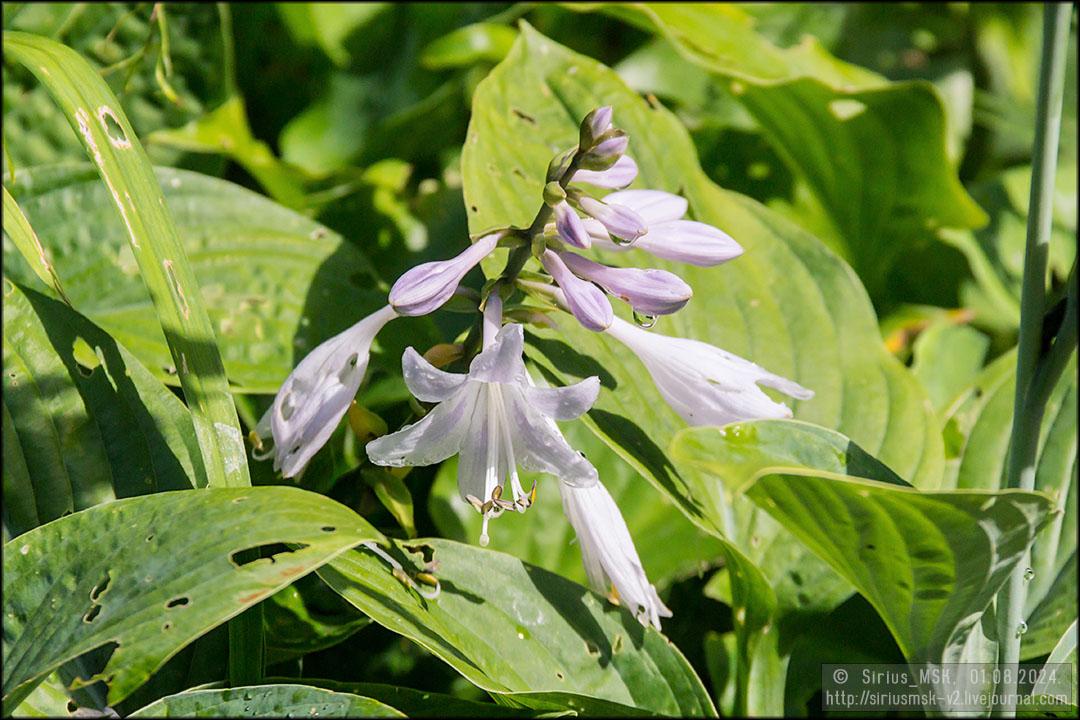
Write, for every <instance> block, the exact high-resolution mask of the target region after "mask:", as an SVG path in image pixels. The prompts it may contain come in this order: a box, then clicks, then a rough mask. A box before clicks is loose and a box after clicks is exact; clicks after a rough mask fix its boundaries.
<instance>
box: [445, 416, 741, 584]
mask: <svg viewBox="0 0 1080 720" xmlns="http://www.w3.org/2000/svg"><path fill="white" fill-rule="evenodd" d="M561 430H562V432H563V435H564V436H565V437H566V440H567V442H569V443H570V445H571V447H573V448H575V449H577V450H580V451H581V452H583V453H585V455H586V457H588V458H589V461H590V462H591V463H592V464H593V465H594V466H596V467H597V468H600V469H601V480H602V482H603V483H604V487H605V488H607V490H608V492H610V493H611V496H612V497H613V498H615V501H616V503H617V504H618V506H619V511H620V512H621V513H622V516H623V519H624V520H625V521H626V526H627V529H629V530H630V536H631V537H632V538H633V539H634V541H635V545H636V547H637V551H638V555H639V557H640V559H641V564H642V567H644V568H645V574H646V575H647V576H648V578H649V581H650V582H652V583H655V584H656V585H657V587H660V588H663V587H666V586H667V585H668V584H669V583H670V582H671V581H672V580H674V579H676V578H678V577H681V576H684V575H687V574H690V573H694V572H698V571H700V570H701V569H702V568H704V567H708V566H709V565H713V564H715V563H716V562H717V561H718V560H719V558H720V557H721V553H722V552H723V541H722V540H720V539H719V538H717V537H714V536H712V535H709V534H706V533H704V532H702V531H701V530H700V529H699V528H697V527H696V526H695V525H694V524H693V523H691V522H690V521H689V520H687V519H686V518H685V517H684V516H683V514H682V513H681V512H679V510H678V509H677V508H676V507H675V505H674V503H672V502H671V501H670V500H668V499H667V498H666V497H664V495H663V494H662V493H660V492H658V491H657V490H656V489H655V488H653V487H650V486H649V485H648V484H647V483H646V481H645V480H644V479H643V478H642V477H641V476H640V475H639V474H638V472H637V471H636V470H634V469H633V468H632V467H630V465H628V464H627V463H626V462H625V461H624V460H623V459H622V458H621V457H619V456H618V455H617V454H616V453H615V452H614V451H613V450H612V449H611V448H609V447H608V446H607V445H606V444H605V443H604V442H603V441H602V440H600V438H598V437H597V436H596V435H595V434H594V433H592V432H590V431H589V430H588V429H587V428H585V427H584V425H583V424H582V423H578V422H574V423H566V424H564V425H563V426H562V428H561ZM520 476H521V482H522V484H523V485H524V486H525V488H526V489H528V488H529V487H530V485H531V484H532V482H533V481H534V480H535V481H536V486H537V487H536V501H535V502H534V503H533V504H532V505H531V506H530V507H529V511H528V512H527V513H525V514H524V515H521V516H518V515H513V516H510V515H507V516H505V518H506V519H505V520H500V521H497V522H494V523H492V524H491V525H490V526H489V528H488V534H489V536H490V538H491V541H490V544H489V545H488V547H489V548H490V549H492V550H497V551H500V552H505V553H509V554H512V555H515V556H517V557H519V558H521V559H522V560H524V561H526V562H528V563H531V564H533V565H539V566H540V567H542V568H544V569H546V570H551V571H552V572H557V573H558V574H560V575H562V576H563V577H565V578H567V579H569V580H573V581H574V582H577V583H581V584H583V585H587V584H588V581H587V579H586V577H585V569H584V567H583V566H582V564H581V549H580V548H579V547H578V546H577V544H576V543H575V542H574V529H573V527H572V526H571V525H570V523H569V521H568V520H567V519H566V515H565V514H564V513H563V508H562V501H561V499H560V495H559V491H558V489H557V488H555V487H553V485H554V482H553V481H552V478H551V477H550V476H546V475H544V474H543V473H532V472H528V471H520ZM428 511H429V512H430V514H431V517H432V519H433V520H434V521H435V525H436V527H437V528H438V529H439V533H440V534H441V535H443V536H445V537H447V538H449V539H451V540H457V541H459V542H464V543H470V544H473V545H475V544H476V542H477V538H479V537H480V529H481V528H480V526H481V524H482V518H481V517H480V513H478V512H476V509H475V508H473V506H472V505H469V504H468V503H467V502H465V501H464V500H462V499H461V497H460V496H459V495H458V489H457V459H456V458H451V459H450V460H447V461H446V462H444V463H443V464H442V465H441V466H440V467H439V470H438V472H437V473H436V475H435V484H434V485H433V486H432V488H431V494H430V495H429V496H428ZM673 548H678V551H677V552H676V551H673Z"/></svg>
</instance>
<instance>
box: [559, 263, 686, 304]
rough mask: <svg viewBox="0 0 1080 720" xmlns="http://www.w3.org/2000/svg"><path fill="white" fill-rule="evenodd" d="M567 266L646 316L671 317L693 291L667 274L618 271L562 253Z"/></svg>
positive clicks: (662, 272) (641, 270)
mask: <svg viewBox="0 0 1080 720" xmlns="http://www.w3.org/2000/svg"><path fill="white" fill-rule="evenodd" d="M559 257H560V258H562V260H563V262H564V263H566V266H567V267H568V268H570V269H571V270H573V271H574V274H576V275H579V276H581V277H583V278H585V279H587V280H591V281H593V282H595V283H597V284H598V285H599V286H600V287H602V288H604V289H605V290H607V291H608V292H609V293H611V294H612V295H614V296H615V297H617V298H619V299H620V300H622V301H624V302H626V303H627V304H628V305H630V307H632V308H633V309H634V310H635V311H636V312H639V313H644V314H645V315H670V314H671V313H673V312H678V311H679V310H681V309H682V307H683V306H684V305H686V303H687V301H688V300H689V299H690V296H691V295H693V294H694V291H693V290H691V289H690V286H689V285H687V284H686V283H685V282H683V281H682V278H680V277H679V276H678V275H676V274H674V273H670V272H668V271H667V270H654V269H651V268H650V269H641V268H617V267H608V266H607V265H601V264H600V263H597V262H593V261H592V260H589V259H587V258H584V257H582V256H580V255H578V254H577V253H572V252H561V253H559Z"/></svg>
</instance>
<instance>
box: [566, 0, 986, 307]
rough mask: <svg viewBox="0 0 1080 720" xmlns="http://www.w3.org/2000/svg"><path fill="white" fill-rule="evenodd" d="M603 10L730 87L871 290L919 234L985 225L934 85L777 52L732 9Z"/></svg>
mask: <svg viewBox="0 0 1080 720" xmlns="http://www.w3.org/2000/svg"><path fill="white" fill-rule="evenodd" d="M577 7H580V8H581V9H587V10H591V9H594V8H595V6H588V5H586V6H577ZM603 7H604V9H605V10H607V11H609V12H611V13H612V14H614V15H616V16H619V17H623V18H625V19H627V20H629V21H631V22H633V23H635V24H638V25H642V26H643V27H646V28H650V29H653V30H655V31H656V32H658V33H660V34H662V35H663V36H664V37H665V38H667V39H668V40H669V41H671V42H672V43H673V44H674V46H675V48H676V49H677V50H678V51H679V52H680V53H681V54H682V55H683V56H684V57H685V58H686V59H687V60H688V61H690V62H692V63H695V64H697V65H700V66H702V67H704V68H706V69H708V70H709V71H711V72H713V73H716V74H718V75H720V76H722V77H724V78H725V79H727V80H728V81H729V82H730V85H729V89H730V91H731V92H732V94H734V95H735V96H736V97H737V98H738V99H739V100H740V101H741V102H742V103H743V105H744V106H745V107H746V108H747V110H749V111H750V113H751V114H752V115H753V116H754V118H755V119H756V120H757V121H758V123H759V124H760V125H761V127H762V128H763V129H764V130H765V132H766V133H767V134H768V135H769V137H770V138H771V139H772V141H773V143H774V144H775V146H776V148H777V150H778V151H779V152H780V154H781V155H782V156H783V157H784V158H785V159H786V160H787V162H788V163H789V164H790V165H791V166H792V167H793V168H794V169H796V170H798V171H799V172H800V173H801V174H802V176H803V177H805V178H806V180H807V181H808V182H809V184H810V187H811V188H812V189H813V191H814V192H815V194H816V195H817V196H818V198H819V199H820V201H821V203H822V205H823V206H824V207H825V208H826V210H827V211H828V213H829V216H830V218H831V220H832V222H833V223H834V224H835V226H836V227H837V229H838V230H839V234H840V238H841V239H842V240H841V244H839V245H838V246H837V248H836V249H838V250H839V251H840V252H841V253H842V254H844V256H845V258H847V259H848V260H849V261H850V262H851V263H852V265H853V266H854V267H855V269H856V270H857V271H858V272H859V275H860V276H861V277H862V278H864V281H865V282H866V283H867V285H868V286H869V287H870V288H871V290H872V291H874V292H876V291H877V290H878V289H880V286H881V284H882V283H883V281H884V279H885V277H886V273H887V271H888V268H889V266H890V264H891V262H892V261H893V260H894V259H895V257H896V254H897V253H898V252H899V251H901V250H903V249H904V248H906V247H907V245H908V243H909V242H910V239H911V236H912V235H913V234H917V233H921V232H925V231H926V230H928V229H929V230H934V229H936V228H939V227H957V228H970V227H977V226H980V225H983V224H985V223H986V215H985V213H983V211H982V210H981V209H980V208H979V206H978V205H976V204H975V202H974V201H973V200H972V199H971V197H970V196H968V194H967V193H966V192H965V191H964V188H963V186H962V185H961V184H960V181H959V178H958V177H957V175H956V172H955V170H954V169H953V167H952V164H951V163H950V161H949V158H948V155H947V153H946V132H947V126H946V118H945V108H944V106H943V103H942V101H941V99H940V97H939V95H938V93H937V91H936V90H935V88H934V86H933V85H931V84H930V83H928V82H925V81H915V82H902V83H890V82H888V81H887V80H885V79H884V78H882V77H881V76H879V75H877V74H875V73H873V72H870V71H869V70H865V69H863V68H860V67H858V66H855V65H850V64H848V63H845V62H843V61H840V60H837V59H836V58H834V57H832V56H831V55H829V54H828V52H827V51H826V50H825V49H824V48H822V47H821V46H820V45H819V44H818V43H817V41H816V40H815V39H814V38H813V37H812V36H805V37H804V41H803V42H802V43H800V44H799V45H797V46H794V47H792V48H789V49H786V50H784V49H780V48H778V47H776V46H775V45H773V44H772V43H770V42H769V41H768V40H766V39H765V38H764V37H763V36H761V35H759V34H758V33H756V32H755V31H754V29H753V23H754V21H753V18H752V17H751V16H749V15H748V14H746V13H745V12H744V11H742V10H740V9H738V8H736V7H735V6H731V5H718V4H669V3H635V4H626V5H622V4H620V5H618V6H616V5H614V4H611V5H606V6H603Z"/></svg>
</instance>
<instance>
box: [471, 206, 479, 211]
mask: <svg viewBox="0 0 1080 720" xmlns="http://www.w3.org/2000/svg"><path fill="white" fill-rule="evenodd" d="M469 209H470V210H472V211H473V212H479V210H477V209H476V206H475V205H470V206H469Z"/></svg>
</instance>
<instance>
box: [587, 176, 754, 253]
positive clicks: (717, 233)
mask: <svg viewBox="0 0 1080 720" xmlns="http://www.w3.org/2000/svg"><path fill="white" fill-rule="evenodd" d="M575 177H576V176H575ZM604 202H605V203H607V205H608V206H609V207H614V208H625V209H628V210H632V211H633V212H635V213H637V215H638V217H640V218H641V219H642V220H643V221H644V223H645V225H646V226H647V228H648V231H647V232H646V233H645V234H644V235H641V236H640V237H639V238H638V239H637V240H636V241H634V243H633V245H621V244H619V243H616V242H614V241H612V239H611V238H610V237H609V234H610V235H615V236H616V237H622V238H624V239H626V238H625V237H624V236H622V235H619V234H618V233H615V232H611V228H610V226H608V224H607V223H601V222H593V221H591V220H589V219H587V218H586V219H584V220H582V222H583V223H584V225H585V227H586V229H587V230H588V232H589V235H590V236H591V237H592V242H593V243H594V244H595V245H596V247H599V248H601V249H603V250H611V251H615V252H623V251H625V250H628V249H630V248H631V247H632V248H635V249H638V250H644V251H645V252H647V253H651V254H652V255H655V256H656V257H659V258H663V259H664V260H672V261H674V262H682V263H688V264H690V265H697V266H699V267H710V266H713V265H719V264H720V263H724V262H727V261H728V260H732V259H734V258H737V257H738V256H739V255H741V254H742V251H743V249H742V246H740V245H739V244H738V243H737V242H735V241H734V240H732V239H731V237H730V236H729V235H728V234H727V233H725V232H723V231H721V230H718V229H717V228H714V227H713V226H712V225H706V224H705V223H701V222H696V221H694V220H682V219H681V218H682V216H683V215H685V214H686V209H687V206H688V203H687V202H686V199H685V198H681V197H679V196H678V195H672V194H671V193H667V192H663V191H661V190H621V191H619V192H613V193H610V194H609V195H607V196H605V197H604ZM594 217H595V216H594Z"/></svg>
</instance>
